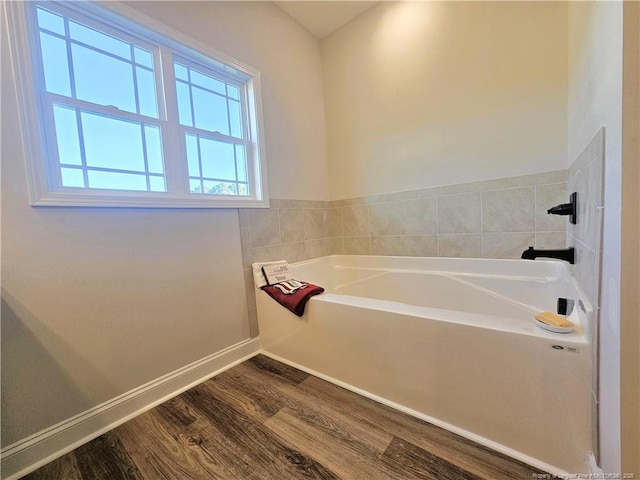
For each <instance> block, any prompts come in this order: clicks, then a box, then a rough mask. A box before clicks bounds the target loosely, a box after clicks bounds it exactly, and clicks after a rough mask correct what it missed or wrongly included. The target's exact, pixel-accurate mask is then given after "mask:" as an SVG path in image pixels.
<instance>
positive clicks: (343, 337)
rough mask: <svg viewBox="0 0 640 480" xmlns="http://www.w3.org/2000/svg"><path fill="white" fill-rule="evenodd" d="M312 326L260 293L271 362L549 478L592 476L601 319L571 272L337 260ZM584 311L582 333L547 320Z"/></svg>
mask: <svg viewBox="0 0 640 480" xmlns="http://www.w3.org/2000/svg"><path fill="white" fill-rule="evenodd" d="M291 267H292V270H293V272H294V277H295V278H296V279H298V280H303V281H308V282H311V283H315V284H317V285H321V286H323V287H324V288H325V289H326V291H325V293H324V294H322V295H319V296H316V297H313V298H312V299H311V300H310V301H309V303H308V305H307V309H306V312H305V314H304V316H303V317H302V318H299V317H296V316H295V315H293V314H292V313H290V312H288V311H287V310H285V309H284V308H283V307H281V306H280V305H279V304H277V303H276V302H275V301H274V300H273V299H271V298H270V297H269V296H267V294H266V293H264V292H262V291H260V290H256V302H257V308H258V323H259V328H260V342H261V348H262V351H263V353H265V354H267V355H270V356H272V357H274V358H276V359H278V360H280V361H283V362H285V363H288V364H290V365H293V366H295V367H297V368H300V369H301V370H305V371H307V372H309V373H312V374H314V375H317V376H319V377H321V378H324V379H326V380H329V381H331V382H334V383H336V384H338V385H341V386H343V387H346V388H349V389H351V390H354V391H356V392H358V393H360V394H363V395H365V396H368V397H370V398H373V399H375V400H378V401H380V402H382V403H385V404H387V405H391V406H393V407H395V408H398V409H400V410H403V411H405V412H408V413H410V414H412V415H415V416H417V417H419V418H422V419H424V420H427V421H429V422H431V423H434V424H436V425H439V426H441V427H444V428H447V429H449V430H451V431H454V432H456V433H459V434H461V435H463V436H466V437H468V438H470V439H472V440H475V441H477V442H479V443H482V444H484V445H486V446H489V447H491V448H493V449H496V450H498V451H501V452H503V453H506V454H507V455H510V456H512V457H514V458H517V459H519V460H522V461H524V462H527V463H529V464H531V465H533V466H536V467H538V468H541V469H544V470H546V471H548V472H550V473H556V474H559V473H567V472H570V473H576V472H585V471H586V462H587V458H588V455H589V450H590V448H591V439H590V435H591V410H590V409H591V404H592V402H591V345H590V343H589V340H588V339H589V338H591V335H590V334H589V329H591V328H592V325H591V318H592V317H593V315H592V310H591V307H590V305H589V304H588V302H587V301H586V299H585V298H584V296H583V295H582V293H581V291H580V289H579V288H578V287H577V285H576V283H575V281H574V279H573V277H572V276H571V274H570V271H569V269H568V268H567V265H566V264H565V263H563V262H560V261H540V260H536V261H531V260H485V259H457V258H455V259H454V258H411V257H374V256H349V255H340V256H335V255H334V256H328V257H323V258H319V259H315V260H310V261H307V262H300V263H297V264H292V265H291ZM558 297H565V298H570V299H574V300H575V308H574V309H573V312H572V313H571V315H570V316H569V319H570V320H571V321H572V322H573V323H574V324H576V330H575V331H574V332H571V333H552V332H549V331H546V330H543V329H542V328H540V327H539V326H537V325H536V323H535V320H534V315H535V314H536V313H538V312H540V311H552V312H555V311H556V302H557V299H558Z"/></svg>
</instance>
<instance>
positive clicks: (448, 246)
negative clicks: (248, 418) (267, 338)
mask: <svg viewBox="0 0 640 480" xmlns="http://www.w3.org/2000/svg"><path fill="white" fill-rule="evenodd" d="M566 175H567V172H566V170H558V171H553V172H546V173H541V174H535V175H525V176H520V177H511V178H499V179H495V180H487V181H482V182H473V183H464V184H457V185H448V186H444V187H435V188H427V189H423V190H411V191H407V192H400V193H391V194H384V195H374V196H369V197H359V198H351V199H346V200H337V201H331V202H324V201H307V200H278V199H272V200H271V202H270V205H271V206H270V208H268V209H246V210H240V212H239V218H240V233H241V240H242V254H243V267H244V273H245V283H246V287H247V303H248V306H249V320H250V325H251V332H252V335H255V334H257V319H256V306H255V297H254V292H253V279H252V274H251V263H253V262H261V261H272V260H282V259H284V260H287V261H288V262H290V263H293V262H298V261H301V260H307V259H310V258H315V257H321V256H324V255H329V254H351V255H405V256H441V257H485V258H520V255H521V253H522V251H523V250H525V249H526V248H527V247H528V246H530V245H534V246H535V247H536V248H563V247H564V246H565V241H566V223H567V221H566V217H558V216H550V215H547V209H549V208H551V207H553V206H555V205H557V204H560V203H566V202H567V201H568V195H567V188H566Z"/></svg>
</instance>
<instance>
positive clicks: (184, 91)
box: [176, 82, 193, 127]
mask: <svg viewBox="0 0 640 480" xmlns="http://www.w3.org/2000/svg"><path fill="white" fill-rule="evenodd" d="M176 92H177V94H178V117H179V119H180V123H181V124H182V125H188V126H190V127H193V121H192V118H191V96H190V95H189V86H188V85H187V84H186V83H182V82H176Z"/></svg>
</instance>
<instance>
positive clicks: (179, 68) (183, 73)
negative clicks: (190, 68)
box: [173, 63, 189, 82]
mask: <svg viewBox="0 0 640 480" xmlns="http://www.w3.org/2000/svg"><path fill="white" fill-rule="evenodd" d="M173 67H174V70H175V72H176V78H178V79H180V80H184V81H185V82H188V81H189V75H188V74H187V67H185V66H184V65H180V64H179V63H174V64H173Z"/></svg>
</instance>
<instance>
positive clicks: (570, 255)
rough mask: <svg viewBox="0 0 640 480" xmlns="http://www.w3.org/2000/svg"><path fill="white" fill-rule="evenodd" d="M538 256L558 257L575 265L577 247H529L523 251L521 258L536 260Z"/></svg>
mask: <svg viewBox="0 0 640 480" xmlns="http://www.w3.org/2000/svg"><path fill="white" fill-rule="evenodd" d="M537 257H545V258H557V259H558V260H564V261H566V262H569V263H570V264H571V265H573V264H574V263H575V249H574V248H573V247H569V248H563V249H560V250H536V249H534V248H533V247H529V248H528V249H527V250H525V251H524V252H522V256H521V257H520V258H524V259H526V260H535V259H536V258H537Z"/></svg>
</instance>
